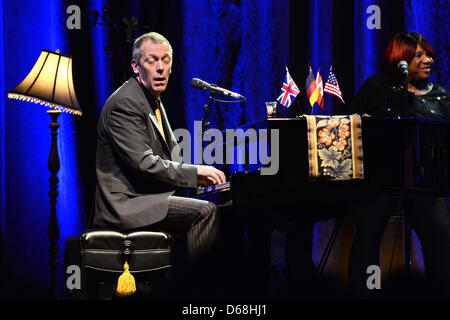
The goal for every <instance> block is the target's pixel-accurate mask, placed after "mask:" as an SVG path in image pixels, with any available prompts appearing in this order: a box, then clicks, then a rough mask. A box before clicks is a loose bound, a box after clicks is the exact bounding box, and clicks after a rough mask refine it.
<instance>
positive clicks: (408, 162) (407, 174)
mask: <svg viewBox="0 0 450 320" xmlns="http://www.w3.org/2000/svg"><path fill="white" fill-rule="evenodd" d="M402 80H403V117H404V118H405V119H406V120H405V121H406V122H407V121H408V120H407V118H408V110H409V108H408V73H407V72H405V73H403V74H402ZM405 129H406V132H405V138H406V141H405V151H404V157H405V169H404V178H403V181H404V184H405V188H407V189H408V188H412V187H413V180H412V179H413V174H414V168H413V167H412V165H413V161H412V150H413V143H412V141H411V137H412V136H413V135H412V134H411V132H410V127H409V123H408V122H407V123H406V124H405ZM402 204H403V212H404V215H405V221H404V223H405V227H404V232H405V271H406V273H407V274H411V273H412V269H413V266H412V263H413V261H412V252H411V249H412V246H411V226H410V224H409V221H410V219H409V218H408V216H409V214H410V211H411V200H410V199H408V198H407V197H406V198H404V199H403V201H402Z"/></svg>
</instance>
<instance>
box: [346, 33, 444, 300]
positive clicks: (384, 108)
mask: <svg viewBox="0 0 450 320" xmlns="http://www.w3.org/2000/svg"><path fill="white" fill-rule="evenodd" d="M433 59H434V50H433V48H432V47H431V45H430V44H429V43H428V41H427V40H426V39H425V38H424V37H423V36H422V35H421V34H418V33H414V32H404V33H399V34H397V35H395V36H394V37H393V39H392V40H391V42H390V43H389V45H388V47H387V48H386V51H385V67H384V74H383V75H381V76H371V77H369V78H368V79H367V80H366V81H365V82H364V83H363V84H362V86H361V88H360V89H359V91H358V93H357V95H356V97H355V98H354V100H353V102H352V105H351V108H350V110H349V112H350V114H351V113H359V114H361V115H362V116H371V117H378V118H385V117H398V116H405V115H406V116H407V117H413V118H429V119H441V120H450V96H449V94H448V92H447V90H446V89H444V88H443V87H442V86H440V85H438V84H436V83H432V82H431V81H430V79H429V78H430V75H431V70H432V66H433V62H434V60H433ZM401 60H404V61H406V62H407V63H408V76H407V83H408V95H409V96H408V106H409V108H408V110H406V114H404V108H403V105H404V104H403V101H404V100H403V99H404V96H403V93H402V92H403V86H402V81H401V80H402V79H401V77H402V75H401V72H400V71H399V70H398V64H399V62H400V61H401ZM380 165H385V164H380ZM403 200H405V199H403ZM406 200H407V199H406ZM397 201H398V200H397ZM405 203H408V202H405ZM394 205H395V200H393V199H388V198H376V199H373V198H372V199H366V201H361V202H360V203H359V205H358V206H357V207H356V208H355V209H354V220H355V223H356V236H355V240H354V244H353V247H352V252H351V258H350V267H349V283H350V286H351V287H352V288H353V289H354V291H355V294H356V295H357V296H359V297H361V296H362V297H367V293H368V289H367V287H366V279H367V276H368V275H367V274H366V269H367V267H368V266H370V265H379V262H378V259H379V250H380V245H381V240H382V237H383V233H384V230H385V227H386V225H387V222H388V219H389V216H390V215H391V214H392V211H393V207H394ZM409 207H410V210H409V212H408V213H409V219H410V222H411V224H412V226H413V227H414V229H415V231H416V232H417V235H418V237H419V239H420V242H421V245H422V250H423V255H424V263H425V272H426V275H427V277H428V278H429V280H430V285H431V287H430V288H431V289H433V291H434V294H435V295H436V296H437V297H442V294H447V295H448V290H449V273H450V264H449V248H448V246H449V238H448V223H447V209H446V204H445V200H444V199H442V198H422V199H418V198H414V199H411V202H410V203H409ZM436 296H435V297H436ZM447 297H448V296H447Z"/></svg>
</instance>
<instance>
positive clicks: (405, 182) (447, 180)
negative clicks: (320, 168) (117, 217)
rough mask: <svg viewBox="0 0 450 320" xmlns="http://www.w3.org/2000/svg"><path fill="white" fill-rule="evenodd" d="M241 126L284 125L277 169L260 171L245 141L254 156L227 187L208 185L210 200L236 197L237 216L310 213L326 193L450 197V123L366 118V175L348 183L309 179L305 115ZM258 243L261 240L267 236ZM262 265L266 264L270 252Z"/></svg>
mask: <svg viewBox="0 0 450 320" xmlns="http://www.w3.org/2000/svg"><path fill="white" fill-rule="evenodd" d="M240 128H241V129H243V130H247V129H249V128H254V129H256V130H259V129H268V130H269V132H270V130H272V129H277V130H279V170H278V172H277V173H276V174H274V175H261V168H262V167H263V165H262V164H261V163H258V164H256V165H251V164H249V163H248V145H246V148H244V149H241V150H240V152H243V153H244V155H247V157H246V162H245V163H244V164H243V166H241V167H243V168H241V170H240V171H236V172H233V173H232V174H231V179H230V181H229V183H227V184H226V185H223V186H222V185H221V186H215V187H214V188H210V189H208V190H202V192H201V194H200V195H199V197H200V198H201V199H206V200H210V199H211V198H210V197H211V196H214V197H215V199H216V200H215V201H214V202H216V203H217V201H220V200H221V199H223V198H225V199H231V200H232V201H233V208H234V211H235V212H236V216H238V217H242V218H243V219H247V221H249V220H252V219H253V220H255V218H256V219H259V217H262V216H263V215H269V216H272V217H273V216H275V217H282V216H284V215H286V214H291V215H292V214H293V215H302V214H311V212H304V211H303V210H298V208H300V207H301V206H302V205H301V202H304V203H307V202H311V201H320V200H321V199H324V198H327V199H335V200H336V201H339V200H341V199H352V198H356V197H372V196H384V197H396V198H408V197H450V169H449V168H450V121H440V120H430V119H412V118H408V119H407V118H405V119H375V118H362V143H363V163H364V179H353V180H347V181H325V180H320V181H311V180H310V179H309V168H308V167H309V164H308V141H307V123H306V119H305V118H304V117H298V118H268V119H264V120H262V121H259V122H255V123H252V124H249V125H244V126H241V127H240ZM229 167H231V168H235V167H236V166H235V165H229ZM225 169H227V168H225ZM242 169H243V170H242ZM229 170H230V171H231V169H229ZM208 191H209V192H208ZM260 226H261V227H262V228H265V227H266V226H265V225H264V223H261V224H260ZM254 242H256V243H257V242H261V237H258V236H257V237H256V238H255V239H254ZM261 254H262V253H261V251H259V252H257V253H255V255H254V257H257V256H258V255H261ZM264 259H265V260H266V261H265V262H264ZM258 263H261V264H263V263H267V255H266V256H265V257H261V258H260V259H259V262H258Z"/></svg>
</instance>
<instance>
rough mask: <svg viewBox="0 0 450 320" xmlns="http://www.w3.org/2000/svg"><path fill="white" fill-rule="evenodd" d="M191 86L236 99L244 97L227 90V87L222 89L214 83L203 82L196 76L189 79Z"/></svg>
mask: <svg viewBox="0 0 450 320" xmlns="http://www.w3.org/2000/svg"><path fill="white" fill-rule="evenodd" d="M191 87H192V88H195V89H201V90H208V91H209V92H212V93H219V94H223V95H225V96H230V97H233V98H237V99H244V100H247V99H245V97H244V96H241V95H240V94H239V93H236V92H233V91H230V90H227V89H223V88H221V87H218V86H216V85H215V84H210V83H208V82H205V81H203V80H200V79H197V78H192V81H191Z"/></svg>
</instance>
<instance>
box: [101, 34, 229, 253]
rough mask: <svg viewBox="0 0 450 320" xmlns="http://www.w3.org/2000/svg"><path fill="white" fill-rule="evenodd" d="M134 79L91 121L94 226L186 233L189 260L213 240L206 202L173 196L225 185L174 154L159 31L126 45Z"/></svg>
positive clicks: (165, 46) (167, 65)
mask: <svg viewBox="0 0 450 320" xmlns="http://www.w3.org/2000/svg"><path fill="white" fill-rule="evenodd" d="M131 66H132V69H133V72H134V77H131V78H130V79H129V80H128V81H126V82H125V83H124V84H123V85H122V86H121V87H120V88H119V89H117V90H116V91H115V92H114V93H113V94H112V95H111V96H110V97H109V99H108V100H107V101H106V103H105V105H104V107H103V110H102V113H101V116H100V120H99V123H98V128H97V130H98V132H97V134H98V140H97V155H96V173H97V179H98V184H97V188H96V197H95V215H94V222H93V226H94V227H100V228H111V227H112V228H116V229H119V230H136V229H142V228H151V229H152V230H157V231H167V232H170V233H173V234H174V235H175V236H176V235H178V234H186V233H187V241H188V244H187V251H188V256H189V258H190V260H191V261H194V260H196V259H197V258H199V257H202V256H204V255H205V254H206V253H208V252H209V251H211V249H213V248H214V247H215V245H216V244H217V242H218V239H219V234H218V222H217V221H218V218H217V217H216V215H217V208H216V206H215V205H214V204H213V203H210V202H208V201H202V200H198V199H191V198H185V197H179V196H176V195H175V191H176V190H177V189H178V188H179V187H182V188H186V187H190V188H195V187H197V186H198V185H201V186H212V185H217V184H221V183H224V182H225V181H226V180H225V175H224V173H223V172H222V171H220V170H217V169H216V168H214V167H211V166H204V165H191V164H186V163H182V162H181V157H180V158H179V159H178V158H176V157H177V152H173V151H174V148H177V147H178V146H177V141H176V139H175V136H174V135H173V133H172V129H171V127H170V124H169V121H168V119H167V116H166V113H165V110H164V107H163V105H162V102H161V94H162V93H163V92H164V91H165V89H166V86H167V83H168V80H169V76H170V73H171V67H172V47H171V45H170V43H169V41H168V40H167V39H166V38H165V37H163V36H162V35H160V34H158V33H155V32H151V33H147V34H144V35H142V36H141V37H139V38H138V39H136V41H135V42H134V45H133V52H132V60H131Z"/></svg>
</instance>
